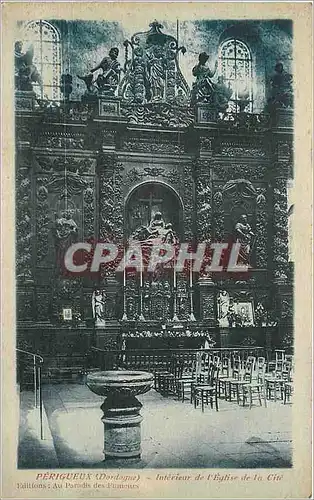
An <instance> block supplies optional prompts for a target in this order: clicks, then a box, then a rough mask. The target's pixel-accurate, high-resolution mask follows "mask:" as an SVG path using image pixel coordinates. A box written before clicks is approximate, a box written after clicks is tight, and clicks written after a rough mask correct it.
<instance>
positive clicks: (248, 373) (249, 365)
mask: <svg viewBox="0 0 314 500" xmlns="http://www.w3.org/2000/svg"><path fill="white" fill-rule="evenodd" d="M254 361H255V359H254V360H253V359H251V360H249V358H247V360H246V362H245V366H244V370H243V374H242V380H243V381H245V382H249V383H251V382H252V376H253V370H254Z"/></svg>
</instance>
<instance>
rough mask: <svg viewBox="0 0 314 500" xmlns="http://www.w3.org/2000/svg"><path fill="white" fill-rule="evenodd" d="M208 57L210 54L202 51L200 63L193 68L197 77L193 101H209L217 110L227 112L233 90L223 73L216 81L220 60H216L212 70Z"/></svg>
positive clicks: (193, 90) (199, 58) (193, 72)
mask: <svg viewBox="0 0 314 500" xmlns="http://www.w3.org/2000/svg"><path fill="white" fill-rule="evenodd" d="M208 59H209V55H208V54H207V53H206V52H201V54H200V55H199V57H198V64H197V65H196V66H194V68H193V69H192V74H193V76H195V77H196V81H195V82H194V84H193V89H192V101H193V102H194V103H195V102H204V103H208V104H210V105H211V106H212V107H213V108H214V109H216V110H217V111H219V112H225V111H226V109H227V108H228V103H229V99H230V98H231V95H232V90H231V89H230V88H228V87H227V86H226V85H225V84H224V79H223V76H221V75H220V76H219V77H218V81H217V83H214V81H213V78H214V76H215V74H216V72H217V67H218V62H217V61H216V63H215V68H214V70H213V71H212V70H211V69H210V68H209V67H208V66H207V61H208Z"/></svg>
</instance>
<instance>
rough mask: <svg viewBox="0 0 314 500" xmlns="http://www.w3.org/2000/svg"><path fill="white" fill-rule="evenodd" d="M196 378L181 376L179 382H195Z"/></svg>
mask: <svg viewBox="0 0 314 500" xmlns="http://www.w3.org/2000/svg"><path fill="white" fill-rule="evenodd" d="M194 381H195V378H179V380H178V382H194Z"/></svg>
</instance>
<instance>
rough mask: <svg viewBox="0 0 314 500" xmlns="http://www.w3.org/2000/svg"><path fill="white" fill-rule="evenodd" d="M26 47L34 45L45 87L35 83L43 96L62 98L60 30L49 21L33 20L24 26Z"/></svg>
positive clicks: (37, 65) (54, 98) (36, 64)
mask: <svg viewBox="0 0 314 500" xmlns="http://www.w3.org/2000/svg"><path fill="white" fill-rule="evenodd" d="M23 42H24V44H25V46H26V47H25V48H27V46H29V45H31V44H32V45H33V47H34V58H33V63H34V65H35V66H36V67H37V69H38V71H39V73H40V75H41V77H42V81H43V87H42V88H40V87H39V85H34V90H35V91H36V93H37V94H39V95H40V97H41V98H48V99H52V100H59V99H60V77H61V43H60V35H59V32H58V30H57V29H56V28H55V27H54V26H52V25H51V24H50V23H48V22H47V21H42V20H40V21H31V22H29V23H28V24H27V25H26V26H25V28H24V36H23Z"/></svg>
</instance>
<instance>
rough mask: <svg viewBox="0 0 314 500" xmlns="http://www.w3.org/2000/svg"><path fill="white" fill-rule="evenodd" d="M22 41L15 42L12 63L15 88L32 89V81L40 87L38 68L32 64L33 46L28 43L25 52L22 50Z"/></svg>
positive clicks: (40, 80)
mask: <svg viewBox="0 0 314 500" xmlns="http://www.w3.org/2000/svg"><path fill="white" fill-rule="evenodd" d="M22 49H23V43H22V42H21V41H17V42H15V50H14V64H15V88H16V89H17V90H23V91H32V90H33V83H38V85H39V86H40V87H42V84H43V82H42V79H41V76H40V74H39V72H38V69H37V68H36V66H35V65H34V64H33V58H34V47H33V45H30V47H29V48H28V49H27V51H26V52H22Z"/></svg>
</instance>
